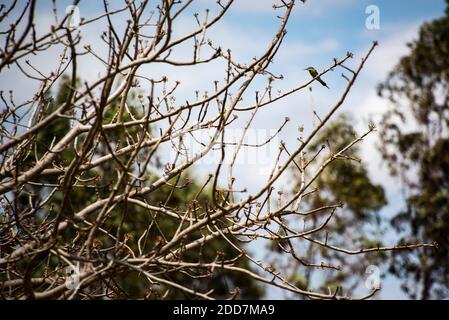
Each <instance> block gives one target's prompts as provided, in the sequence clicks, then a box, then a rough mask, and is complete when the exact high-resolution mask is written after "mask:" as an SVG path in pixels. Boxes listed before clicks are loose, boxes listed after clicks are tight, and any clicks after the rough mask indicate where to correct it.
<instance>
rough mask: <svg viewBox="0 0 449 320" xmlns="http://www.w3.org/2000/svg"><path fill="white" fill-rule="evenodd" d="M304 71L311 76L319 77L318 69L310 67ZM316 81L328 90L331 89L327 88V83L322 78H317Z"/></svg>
mask: <svg viewBox="0 0 449 320" xmlns="http://www.w3.org/2000/svg"><path fill="white" fill-rule="evenodd" d="M304 70H307V71H309V73H310V75H311V76H312V77H313V78H315V77H316V76H317V75H318V71H316V69H315V68H314V67H308V68H306V69H304ZM316 80H317V81H318V82H319V83H321V84H322V85H323V86H325V87H326V88H328V89H329V87H328V86H327V84H326V82H324V81H323V80H322V79H321V78H320V77H318V78H316Z"/></svg>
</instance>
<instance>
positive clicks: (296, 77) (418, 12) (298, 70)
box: [0, 0, 445, 298]
mask: <svg viewBox="0 0 449 320" xmlns="http://www.w3.org/2000/svg"><path fill="white" fill-rule="evenodd" d="M198 1H199V2H198V5H197V7H196V8H197V9H198V11H199V12H200V14H203V9H204V8H206V7H210V8H217V5H216V0H198ZM0 2H3V1H0ZM101 2H102V1H81V4H80V5H79V8H80V13H81V16H82V17H86V18H89V17H93V16H95V15H96V14H97V13H98V12H99V10H101V8H102V5H101ZM110 2H111V6H112V7H119V6H120V5H121V3H122V2H121V1H116V0H115V1H113V0H111V1H110ZM274 2H277V3H278V2H280V1H277V0H276V1H275V0H236V3H235V7H233V8H231V10H230V11H229V13H228V15H227V16H226V17H225V18H224V20H223V21H222V23H221V24H219V25H218V26H217V27H216V28H214V29H213V34H212V35H210V37H211V38H212V39H213V40H214V43H218V44H220V45H221V46H222V47H223V48H232V50H233V54H234V55H235V56H236V57H238V58H239V59H241V60H244V61H247V62H249V61H250V59H251V58H252V57H253V56H256V55H258V54H260V53H261V52H263V49H264V48H265V45H266V43H267V41H270V38H271V36H272V35H273V34H274V32H275V30H276V29H277V22H278V19H277V18H276V12H274V11H273V9H272V4H273V3H274ZM297 2H298V5H297V8H296V9H295V12H294V13H293V15H292V17H291V20H290V22H289V25H288V27H287V31H288V34H287V37H286V39H285V42H284V47H283V48H282V49H281V50H280V52H279V55H278V57H277V58H276V59H275V64H274V66H273V70H274V71H275V72H278V73H282V74H283V75H284V77H285V80H284V81H283V82H281V83H278V84H276V86H278V87H277V88H279V89H283V88H289V87H292V86H295V85H296V84H298V83H303V82H304V81H305V80H306V79H308V74H307V73H306V72H305V71H304V70H303V69H304V68H305V67H307V66H309V65H313V66H316V67H317V68H318V69H324V68H325V67H326V66H329V65H330V64H331V63H332V59H333V58H334V57H335V58H339V57H343V56H344V55H345V54H346V52H347V51H351V52H353V53H354V54H355V57H354V62H358V61H359V59H360V58H361V56H362V55H363V54H364V53H365V52H366V50H367V48H368V47H369V46H370V45H371V43H372V41H373V40H377V41H379V44H380V46H379V47H378V48H377V49H376V50H375V52H374V54H373V57H372V59H370V60H369V62H368V63H367V66H366V69H365V70H364V71H363V73H362V74H361V76H360V78H359V79H358V81H357V83H356V85H355V87H354V89H353V91H352V92H351V95H350V96H349V98H348V100H347V101H346V103H345V104H344V105H343V107H342V109H341V110H340V112H351V113H352V114H353V115H354V118H355V119H356V121H357V129H358V132H359V133H361V132H362V131H363V130H364V129H365V128H366V127H367V123H368V121H370V120H373V121H375V122H376V121H377V120H378V119H379V116H380V115H381V114H382V112H383V111H384V110H385V109H386V108H387V105H386V103H385V101H382V100H381V99H379V98H378V97H377V95H376V91H375V88H376V86H377V84H378V83H379V82H380V81H382V80H383V79H385V77H386V75H387V73H388V71H389V70H391V68H392V67H393V66H394V65H395V64H396V62H397V61H398V59H399V58H400V57H401V56H402V55H403V54H405V53H406V52H407V47H406V43H407V42H408V41H411V40H412V39H414V38H415V37H416V34H417V30H418V28H419V26H420V25H421V24H422V23H423V22H425V21H429V20H431V19H433V18H435V17H438V16H441V15H443V13H444V8H445V2H444V1H443V0H383V1H375V0H307V1H306V3H305V4H302V3H301V2H300V1H297ZM70 3H71V2H70V1H66V0H64V1H58V6H59V8H60V9H61V11H64V8H65V6H66V5H68V4H70ZM38 4H39V5H38V13H39V14H38V15H37V17H38V18H37V19H38V21H39V22H40V23H41V24H42V28H45V26H48V25H49V24H50V23H51V21H52V17H51V12H50V10H49V5H50V1H46V0H44V1H39V2H38ZM368 5H376V6H377V7H378V8H379V10H380V11H379V12H380V29H379V30H368V29H367V28H366V27H365V20H366V18H367V14H366V13H365V9H366V7H367V6H368ZM212 12H213V10H212ZM192 13H193V11H190V12H187V14H186V16H185V17H182V18H181V19H180V22H179V25H178V30H179V32H180V33H182V32H183V31H184V32H186V30H188V29H190V28H192V26H193V25H194V19H193V16H192ZM117 23H118V24H123V23H124V22H123V21H117ZM38 27H39V26H38ZM82 32H84V37H85V38H84V41H86V42H89V41H91V42H93V43H94V44H98V36H99V34H100V32H98V30H97V29H92V28H86V29H85V30H82ZM98 46H99V44H98ZM183 50H184V49H183ZM100 51H101V49H100ZM184 53H185V51H181V52H179V55H182V54H184ZM35 59H36V60H35V61H36V63H38V64H40V65H41V66H42V67H43V68H45V67H46V66H48V65H50V62H51V61H52V59H53V58H52V57H51V54H50V53H49V54H47V56H45V57H42V58H39V57H36V58H35ZM80 71H81V75H84V77H85V78H86V79H94V78H95V77H96V76H97V74H99V73H101V66H99V65H95V64H92V63H91V62H88V61H84V62H83V61H82V60H81V61H80ZM220 71H221V69H220V66H214V65H212V66H202V67H200V68H199V69H197V70H196V71H195V72H196V73H195V77H192V73H191V71H189V70H188V69H187V68H186V69H185V72H183V71H182V70H181V71H178V70H177V71H176V72H174V71H168V72H169V73H170V72H172V74H173V75H176V77H177V78H178V79H180V80H181V82H182V86H181V89H180V92H181V93H180V95H181V96H182V95H185V96H189V95H190V94H191V92H193V90H194V89H195V88H201V90H207V89H208V88H211V83H212V81H213V80H214V79H216V78H217V74H220V73H219V72H220ZM148 72H153V73H155V74H157V73H160V74H163V73H164V72H166V70H161V69H151V70H148ZM325 80H326V82H327V83H328V84H329V86H330V87H331V89H332V90H327V89H326V88H321V87H319V86H316V85H315V86H314V88H313V89H314V91H313V93H312V94H311V93H308V92H303V93H299V94H298V95H295V96H294V97H292V98H289V99H286V101H284V102H282V103H279V104H276V106H275V107H274V108H270V109H267V110H263V111H262V112H261V113H260V114H259V115H258V116H257V119H256V122H255V123H254V125H255V127H256V128H262V129H276V128H277V126H278V125H279V124H280V123H282V121H283V119H284V118H285V116H289V117H290V118H291V119H292V121H291V123H292V125H291V126H288V127H286V130H285V131H284V132H283V133H282V134H281V136H280V138H281V139H282V140H284V141H286V142H287V144H293V143H295V137H296V136H297V127H298V126H299V125H304V127H305V128H306V130H308V129H309V130H310V128H311V127H312V126H313V122H314V116H313V114H312V108H314V109H316V110H317V111H318V113H321V112H322V113H324V111H325V110H327V109H328V107H329V105H331V104H332V102H333V101H335V99H336V98H337V97H338V96H339V94H340V93H341V90H342V89H343V87H344V85H345V81H344V79H342V78H341V77H340V72H334V73H329V74H327V75H326V77H325ZM24 81H25V80H23V79H20V78H19V76H18V75H17V74H14V72H13V71H11V72H10V73H8V72H5V73H3V74H1V75H0V86H1V87H2V89H3V90H7V89H14V88H16V89H17V86H18V85H20V87H21V88H22V89H23V88H25V90H21V92H18V93H17V96H18V97H19V98H22V100H25V99H26V96H24V95H25V94H26V92H33V85H34V84H28V83H27V84H25V83H24ZM258 84H260V83H256V84H255V85H256V86H257V85H258ZM16 91H17V90H16ZM179 100H180V101H183V100H182V97H180V99H179ZM311 104H313V105H311ZM376 142H377V137H376V136H375V135H373V136H370V137H368V138H367V139H366V140H365V141H364V143H363V145H362V156H363V157H362V158H363V160H365V165H366V166H367V167H368V169H369V172H370V175H371V177H372V179H373V180H374V181H375V182H377V183H382V185H383V186H384V187H385V188H386V191H387V195H388V198H389V201H390V204H389V205H388V206H387V207H386V208H385V209H384V210H383V211H382V214H384V215H385V216H387V215H391V214H394V212H396V211H397V210H398V209H399V208H400V207H401V206H402V196H401V192H400V190H399V189H398V186H397V181H395V180H394V179H392V178H391V177H390V176H389V174H388V171H387V170H386V168H385V166H383V165H382V163H381V160H380V156H379V154H378V152H377V151H376V148H375V145H376ZM268 158H270V157H269V156H268ZM269 160H270V159H268V160H267V161H266V162H267V165H266V166H265V167H262V168H261V166H259V165H248V164H242V165H241V166H240V167H238V168H236V175H239V174H240V175H241V176H246V177H250V178H249V179H244V180H242V181H240V182H239V183H240V186H241V187H242V188H243V187H246V188H248V189H249V190H251V189H255V188H257V185H258V184H259V183H260V182H261V181H263V179H265V178H266V174H267V172H268V170H269V169H270V168H271V166H270V164H271V163H270V161H269ZM205 174H206V173H205ZM284 183H286V182H285V181H284ZM253 249H254V250H255V252H254V254H255V255H256V256H257V255H263V254H262V253H261V251H260V250H261V249H260V247H257V246H256V247H254V248H253ZM383 286H384V290H383V292H382V295H381V297H382V298H404V295H403V294H402V293H401V291H400V289H399V286H398V282H397V281H396V280H394V279H392V278H391V277H387V279H386V280H384V283H383ZM276 294H278V293H276V291H273V292H271V293H270V295H269V297H277V296H276Z"/></svg>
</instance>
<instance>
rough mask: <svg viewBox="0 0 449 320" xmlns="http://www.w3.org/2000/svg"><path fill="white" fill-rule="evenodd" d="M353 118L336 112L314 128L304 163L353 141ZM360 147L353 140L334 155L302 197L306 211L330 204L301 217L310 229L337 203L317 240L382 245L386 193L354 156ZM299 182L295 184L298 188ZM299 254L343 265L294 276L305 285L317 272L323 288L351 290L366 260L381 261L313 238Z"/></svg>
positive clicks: (361, 275) (375, 255) (349, 246)
mask: <svg viewBox="0 0 449 320" xmlns="http://www.w3.org/2000/svg"><path fill="white" fill-rule="evenodd" d="M353 122H354V121H353V119H352V118H351V117H350V115H349V114H341V115H340V116H339V117H337V118H336V120H334V121H333V122H332V123H330V124H329V125H328V126H327V127H326V128H325V129H324V130H323V131H321V132H320V133H319V135H318V136H317V138H316V140H315V142H314V143H313V144H311V146H310V147H309V148H308V150H307V154H306V162H307V161H309V160H310V159H312V158H315V157H316V159H319V160H320V161H318V162H319V163H323V161H325V160H326V158H328V157H330V156H331V155H332V154H336V153H338V152H339V151H340V150H342V149H343V148H345V147H346V146H348V145H349V144H350V143H352V142H353V141H354V140H355V139H356V138H357V137H358V135H357V133H356V131H355V130H354V128H353ZM359 152H360V151H359V148H358V145H357V144H354V145H353V146H352V147H351V148H350V149H349V150H347V151H346V152H344V153H343V154H341V155H340V156H338V158H337V159H335V160H334V161H333V162H331V163H330V165H329V166H328V167H327V168H325V170H324V171H323V172H322V173H321V174H320V175H319V176H318V178H317V179H316V180H315V182H314V183H313V185H312V186H311V190H315V192H311V193H310V194H309V195H308V196H306V197H304V199H303V201H304V202H305V204H304V210H305V211H307V210H309V211H310V210H313V209H315V208H324V207H327V206H328V207H330V209H328V210H323V211H319V212H317V213H316V214H312V215H310V216H308V217H306V220H305V221H306V223H307V224H308V226H309V228H316V227H319V226H320V225H322V223H323V219H325V218H326V215H327V214H328V213H329V212H330V211H331V210H333V209H334V208H337V209H336V211H335V213H334V214H333V216H332V219H330V220H329V222H328V223H327V225H326V226H325V228H324V230H323V231H322V234H323V237H322V238H321V240H322V239H323V238H327V241H328V243H329V244H332V245H333V246H337V247H341V248H345V249H355V248H367V247H376V246H381V244H382V243H381V241H380V238H381V230H380V226H379V222H380V218H379V215H378V211H379V209H380V208H382V207H383V206H384V205H385V204H386V198H385V194H384V190H383V188H382V186H380V185H377V184H374V183H373V182H371V180H370V178H369V175H368V172H367V170H366V168H365V167H364V165H363V164H362V163H361V161H360V160H359ZM298 163H299V162H298ZM293 170H294V172H295V176H296V179H297V180H298V181H299V180H300V177H299V175H300V172H298V170H297V169H296V168H295V167H294V168H293ZM299 187H300V186H299V183H298V186H297V188H299ZM331 208H332V209H331ZM303 254H304V257H305V260H306V261H308V262H314V263H318V264H319V263H320V261H321V262H325V263H327V264H332V265H334V266H340V267H341V268H342V269H341V271H335V272H320V270H319V269H316V268H305V272H304V273H303V274H302V275H298V274H297V273H296V274H294V275H293V279H297V280H298V281H300V282H301V283H303V286H305V287H307V284H309V285H310V284H311V280H312V277H313V274H314V273H315V272H316V273H317V274H318V273H319V274H320V275H318V277H319V278H320V279H321V285H320V286H321V289H324V290H327V288H329V287H330V288H332V289H335V288H336V287H338V286H342V287H344V288H345V289H346V290H348V291H351V290H352V289H354V288H356V287H357V286H358V285H360V284H361V283H362V282H363V280H362V281H361V280H360V279H364V277H365V275H364V273H365V269H366V267H367V266H368V265H370V264H380V263H381V262H382V259H381V258H384V254H382V253H373V254H368V255H364V256H363V257H357V256H350V255H347V254H345V253H341V252H337V251H334V250H329V249H328V248H326V247H320V246H317V245H316V244H314V243H308V244H307V249H306V250H304V249H303ZM323 277H324V278H323Z"/></svg>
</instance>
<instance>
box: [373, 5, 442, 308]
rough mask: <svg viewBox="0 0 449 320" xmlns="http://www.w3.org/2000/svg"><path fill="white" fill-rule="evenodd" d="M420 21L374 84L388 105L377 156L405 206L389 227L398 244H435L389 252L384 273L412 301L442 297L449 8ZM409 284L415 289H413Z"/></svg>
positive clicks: (382, 124)
mask: <svg viewBox="0 0 449 320" xmlns="http://www.w3.org/2000/svg"><path fill="white" fill-rule="evenodd" d="M447 3H448V7H447V9H446V15H445V16H443V17H441V18H439V19H436V20H433V21H431V22H428V23H425V24H423V25H422V26H421V28H420V30H419V35H418V38H417V39H416V40H415V41H413V42H412V43H410V44H409V48H410V52H409V53H408V54H407V55H406V56H404V57H402V58H401V60H400V61H399V63H398V64H397V66H396V68H395V69H394V70H392V71H391V73H390V75H389V76H388V78H387V79H386V80H385V82H384V83H382V84H381V85H380V86H379V95H380V96H381V97H384V98H385V99H388V100H389V101H390V102H391V104H390V105H391V107H390V110H388V112H386V113H385V115H384V117H383V120H382V123H381V143H380V146H379V147H380V151H381V152H382V155H383V157H384V159H385V160H386V161H387V163H388V165H389V168H390V169H391V172H392V174H394V175H397V176H399V177H400V178H401V179H402V181H403V182H404V186H405V188H406V194H407V196H406V197H407V199H406V208H405V210H404V211H403V212H400V213H399V214H398V215H397V216H395V217H394V218H393V219H392V221H391V223H392V225H393V226H394V227H395V228H396V229H397V230H398V231H399V232H400V234H401V235H402V236H401V241H402V242H413V241H436V243H438V249H437V250H425V251H421V252H405V251H403V252H395V253H394V254H393V260H392V261H391V266H390V270H391V271H392V272H393V273H394V274H395V275H397V276H398V277H400V278H401V279H403V286H402V287H403V289H404V290H405V291H406V292H407V293H408V294H409V295H410V297H412V298H420V299H430V298H448V297H449V290H448V287H449V263H448V261H449V136H448V133H449V2H447ZM415 283H418V284H419V285H418V286H416V285H415Z"/></svg>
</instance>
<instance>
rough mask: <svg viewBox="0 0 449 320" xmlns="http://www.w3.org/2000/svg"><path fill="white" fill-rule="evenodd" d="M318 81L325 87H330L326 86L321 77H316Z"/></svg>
mask: <svg viewBox="0 0 449 320" xmlns="http://www.w3.org/2000/svg"><path fill="white" fill-rule="evenodd" d="M318 81H319V82H320V83H321V84H322V85H323V86H325V87H326V88H328V89H330V88H329V87H328V86H327V84H326V82H324V81H323V80H321V79H318Z"/></svg>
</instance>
